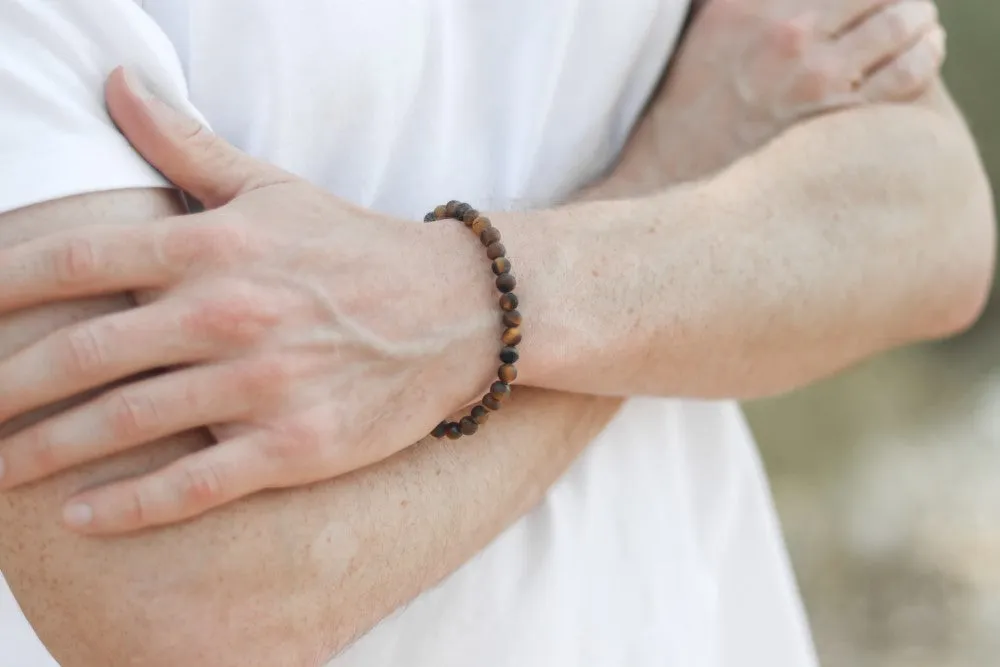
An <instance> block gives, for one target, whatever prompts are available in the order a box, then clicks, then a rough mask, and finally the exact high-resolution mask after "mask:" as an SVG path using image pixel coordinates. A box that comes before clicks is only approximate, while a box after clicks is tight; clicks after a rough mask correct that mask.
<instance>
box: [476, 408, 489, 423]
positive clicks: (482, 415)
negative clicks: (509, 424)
mask: <svg viewBox="0 0 1000 667" xmlns="http://www.w3.org/2000/svg"><path fill="white" fill-rule="evenodd" d="M472 418H473V419H475V420H476V423H477V424H480V425H482V424H485V423H486V422H487V421H489V419H490V413H489V410H487V409H486V408H484V407H483V406H481V405H477V406H476V407H474V408H472Z"/></svg>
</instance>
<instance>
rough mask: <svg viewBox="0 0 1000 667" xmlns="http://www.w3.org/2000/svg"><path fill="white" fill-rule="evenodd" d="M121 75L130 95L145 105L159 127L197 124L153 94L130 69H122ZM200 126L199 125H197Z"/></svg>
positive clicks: (140, 75)
mask: <svg viewBox="0 0 1000 667" xmlns="http://www.w3.org/2000/svg"><path fill="white" fill-rule="evenodd" d="M122 74H123V75H124V77H125V85H126V86H128V89H129V90H131V91H132V94H133V95H135V96H136V97H138V98H139V99H140V100H142V101H143V102H144V103H145V106H146V109H147V110H148V111H149V114H150V115H151V116H152V117H153V120H155V121H156V123H157V124H158V125H160V126H161V127H181V126H182V125H183V126H186V125H189V124H192V123H198V121H196V120H195V119H193V118H191V117H190V116H188V115H187V114H185V113H183V112H181V111H178V110H177V109H175V108H174V107H173V106H172V105H171V104H170V103H168V102H167V101H165V100H164V99H163V97H162V96H160V95H157V94H156V93H154V92H153V89H152V88H151V87H150V86H149V84H147V83H146V80H145V78H144V77H143V76H142V74H140V73H139V72H137V71H135V70H134V69H132V68H131V67H123V68H122ZM198 124H199V125H200V123H198Z"/></svg>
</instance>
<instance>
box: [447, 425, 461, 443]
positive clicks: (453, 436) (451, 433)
mask: <svg viewBox="0 0 1000 667" xmlns="http://www.w3.org/2000/svg"><path fill="white" fill-rule="evenodd" d="M447 434H448V439H449V440H458V439H459V438H461V437H462V428H461V427H460V426H459V425H458V423H457V422H448V431H447Z"/></svg>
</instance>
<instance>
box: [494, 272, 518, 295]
mask: <svg viewBox="0 0 1000 667" xmlns="http://www.w3.org/2000/svg"><path fill="white" fill-rule="evenodd" d="M515 287H517V280H516V279H515V278H514V274H513V273H504V274H503V275H499V276H497V289H498V290H500V291H501V292H503V293H505V294H506V293H507V292H512V291H513V290H514V288H515Z"/></svg>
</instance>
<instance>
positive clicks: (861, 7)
mask: <svg viewBox="0 0 1000 667" xmlns="http://www.w3.org/2000/svg"><path fill="white" fill-rule="evenodd" d="M898 1H899V0H831V1H830V2H828V3H827V4H828V5H830V6H829V7H825V8H823V10H821V13H820V14H819V15H818V18H817V28H818V29H819V31H820V32H821V33H822V34H824V35H829V36H831V37H834V38H836V37H839V36H840V35H842V34H843V33H846V32H848V31H850V30H851V28H853V27H854V26H856V25H858V24H859V23H861V22H862V21H864V20H865V19H866V18H868V17H869V16H871V15H872V14H874V13H876V12H878V11H880V10H882V9H883V8H885V7H887V6H889V5H892V4H893V3H895V2H898Z"/></svg>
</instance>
